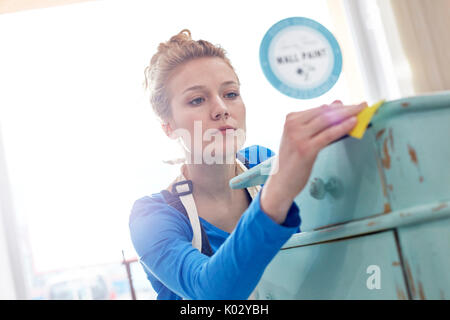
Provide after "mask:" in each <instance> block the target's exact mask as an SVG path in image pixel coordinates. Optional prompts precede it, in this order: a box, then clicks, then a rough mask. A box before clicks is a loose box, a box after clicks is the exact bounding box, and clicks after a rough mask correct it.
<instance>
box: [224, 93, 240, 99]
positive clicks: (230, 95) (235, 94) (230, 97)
mask: <svg viewBox="0 0 450 320" xmlns="http://www.w3.org/2000/svg"><path fill="white" fill-rule="evenodd" d="M237 96H239V93H237V92H229V93H227V94H225V98H229V99H232V98H236V97H237Z"/></svg>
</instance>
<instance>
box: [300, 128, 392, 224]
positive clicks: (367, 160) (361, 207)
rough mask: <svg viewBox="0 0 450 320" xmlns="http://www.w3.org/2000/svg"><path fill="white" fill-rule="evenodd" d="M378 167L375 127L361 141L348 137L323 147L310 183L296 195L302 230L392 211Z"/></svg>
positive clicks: (315, 163)
mask: <svg viewBox="0 0 450 320" xmlns="http://www.w3.org/2000/svg"><path fill="white" fill-rule="evenodd" d="M378 168H380V164H377V154H376V150H375V142H374V134H373V131H372V130H371V128H369V129H368V130H367V131H366V133H365V134H364V137H363V139H361V140H358V139H353V138H346V139H343V140H340V141H338V142H336V143H332V144H331V145H329V146H328V147H326V148H324V149H322V150H321V151H320V153H319V154H318V156H317V158H316V161H315V162H314V166H313V170H312V172H311V175H310V178H309V181H308V183H307V184H306V186H305V188H304V189H303V191H302V192H301V193H300V194H299V195H298V196H297V197H296V198H295V202H296V204H297V205H298V206H299V208H300V212H301V217H302V227H301V229H302V231H311V230H314V229H317V228H321V227H325V226H329V225H332V224H337V223H343V222H348V221H351V220H356V219H361V218H365V217H369V216H373V215H377V214H383V213H386V212H389V211H390V209H389V208H390V207H389V201H388V198H387V195H386V194H385V193H383V190H384V189H383V184H382V178H383V177H382V176H381V174H382V172H381V170H379V169H378Z"/></svg>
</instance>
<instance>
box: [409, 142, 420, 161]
mask: <svg viewBox="0 0 450 320" xmlns="http://www.w3.org/2000/svg"><path fill="white" fill-rule="evenodd" d="M408 153H409V156H410V157H411V161H412V162H413V163H414V164H415V165H417V164H418V162H417V154H416V150H414V148H413V147H411V146H410V145H409V144H408Z"/></svg>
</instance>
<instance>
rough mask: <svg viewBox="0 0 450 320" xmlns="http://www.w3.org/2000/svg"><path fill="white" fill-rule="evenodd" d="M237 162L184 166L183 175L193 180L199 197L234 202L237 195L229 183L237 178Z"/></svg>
mask: <svg viewBox="0 0 450 320" xmlns="http://www.w3.org/2000/svg"><path fill="white" fill-rule="evenodd" d="M236 166H237V162H236V161H235V162H234V163H233V164H228V163H226V164H189V163H187V164H184V165H183V169H184V170H183V174H184V176H185V177H186V179H188V180H192V184H193V187H194V190H193V193H194V195H195V196H197V197H201V198H202V199H203V198H207V199H209V200H217V201H232V199H233V195H234V194H235V193H234V192H233V191H234V190H232V189H231V188H230V186H229V181H230V179H232V178H233V177H235V176H236V168H237V167H236Z"/></svg>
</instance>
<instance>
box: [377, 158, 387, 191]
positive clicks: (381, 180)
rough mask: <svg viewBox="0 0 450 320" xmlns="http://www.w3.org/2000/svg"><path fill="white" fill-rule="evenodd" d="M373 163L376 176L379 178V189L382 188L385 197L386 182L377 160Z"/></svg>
mask: <svg viewBox="0 0 450 320" xmlns="http://www.w3.org/2000/svg"><path fill="white" fill-rule="evenodd" d="M375 162H376V164H377V168H378V175H379V176H380V182H381V187H382V188H383V194H384V196H385V197H387V191H386V180H385V178H384V174H383V170H382V169H381V166H380V163H379V161H378V160H377V159H375Z"/></svg>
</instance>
